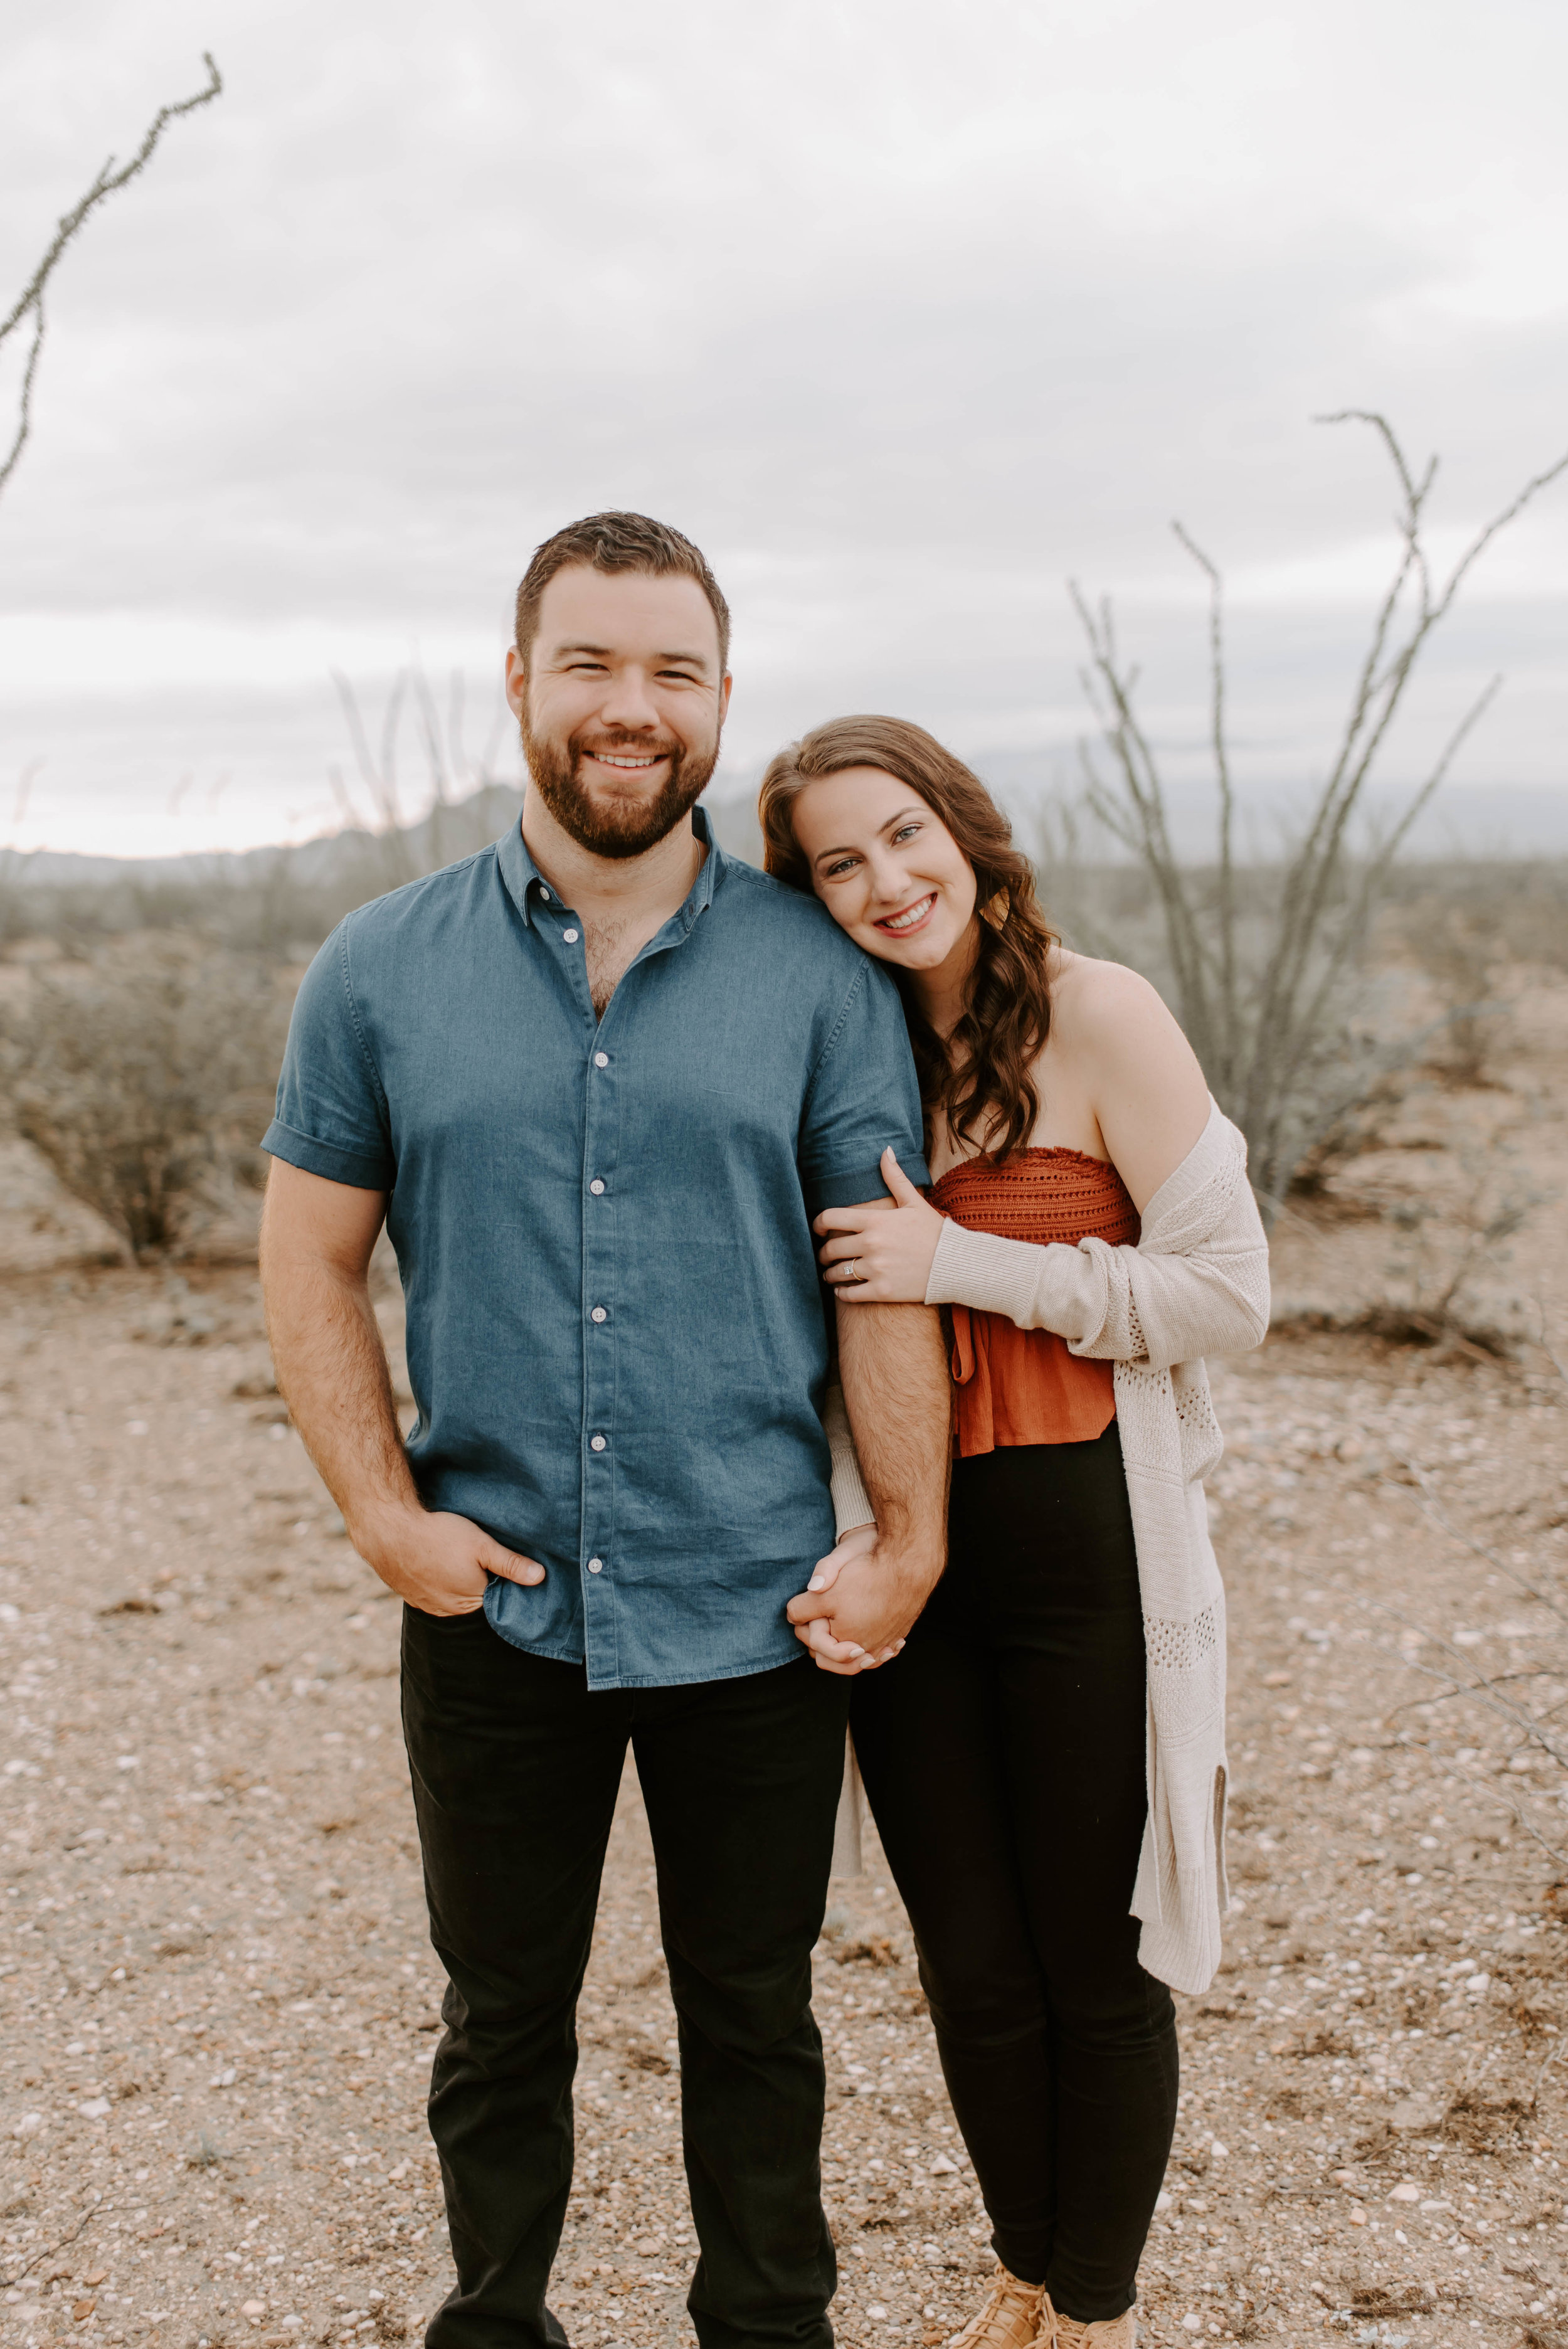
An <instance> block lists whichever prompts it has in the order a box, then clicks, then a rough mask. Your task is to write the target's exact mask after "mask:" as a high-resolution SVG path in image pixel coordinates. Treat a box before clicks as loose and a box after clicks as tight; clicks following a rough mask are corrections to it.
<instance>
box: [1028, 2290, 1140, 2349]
mask: <svg viewBox="0 0 1568 2349" xmlns="http://www.w3.org/2000/svg"><path fill="white" fill-rule="evenodd" d="M1036 2340H1037V2349H1138V2316H1137V2313H1136V2311H1135V2310H1133V2309H1128V2310H1127V2311H1126V2312H1125V2313H1124V2314H1122V2315H1120V2316H1102V2317H1100V2318H1099V2321H1098V2323H1093V2324H1086V2323H1082V2322H1081V2320H1080V2319H1079V2318H1078V2317H1076V2316H1063V2315H1062V2314H1061V2313H1060V2312H1059V2311H1058V2310H1057V2309H1054V2308H1053V2307H1052V2306H1051V2301H1050V2294H1049V2293H1048V2292H1047V2293H1045V2294H1043V2295H1042V2298H1041V2302H1040V2329H1039V2332H1038V2333H1037V2336H1036Z"/></svg>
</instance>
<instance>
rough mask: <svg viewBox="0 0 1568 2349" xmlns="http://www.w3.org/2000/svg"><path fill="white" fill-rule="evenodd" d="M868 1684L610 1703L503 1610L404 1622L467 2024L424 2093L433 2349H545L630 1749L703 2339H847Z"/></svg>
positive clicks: (751, 1682)
mask: <svg viewBox="0 0 1568 2349" xmlns="http://www.w3.org/2000/svg"><path fill="white" fill-rule="evenodd" d="M849 1691H850V1682H848V1681H847V1680H844V1679H841V1678H838V1677H837V1676H835V1675H833V1674H831V1673H827V1672H821V1671H818V1670H817V1669H816V1667H815V1665H813V1664H811V1663H810V1661H807V1660H806V1659H805V1658H804V1657H802V1658H801V1660H800V1661H799V1663H789V1664H785V1665H783V1666H781V1667H780V1668H779V1669H778V1670H777V1671H768V1672H758V1673H756V1674H754V1675H750V1676H748V1677H746V1678H744V1679H740V1680H725V1681H708V1682H699V1683H697V1684H696V1685H695V1686H691V1687H686V1688H655V1689H611V1690H601V1691H597V1692H593V1693H590V1692H589V1690H588V1687H587V1683H586V1676H585V1674H584V1672H583V1668H582V1666H581V1665H575V1664H563V1663H554V1662H552V1661H548V1660H547V1659H545V1658H542V1657H539V1656H531V1655H528V1654H526V1653H524V1652H523V1651H521V1649H517V1648H513V1647H511V1646H509V1645H508V1644H507V1642H506V1641H505V1640H502V1639H500V1637H499V1635H498V1634H497V1633H496V1632H494V1631H492V1630H491V1629H490V1624H489V1622H488V1621H487V1620H486V1619H485V1617H484V1616H483V1615H482V1614H474V1615H458V1616H450V1617H445V1618H437V1617H434V1616H429V1615H423V1614H419V1613H418V1612H417V1611H416V1610H415V1609H411V1608H407V1609H405V1610H404V1616H403V1727H404V1733H405V1736H406V1737H407V1746H408V1759H409V1764H410V1766H411V1769H412V1774H413V1781H414V1803H415V1808H416V1810H417V1812H418V1821H419V1840H420V1844H421V1847H422V1849H423V1854H424V1863H425V1889H426V1896H427V1899H428V1902H429V1909H430V1938H431V1940H432V1942H433V1943H434V1945H435V1949H436V1951H437V1954H438V1957H439V1958H440V1960H441V1961H442V1963H443V1964H444V1966H445V1967H446V1970H447V1973H448V1976H449V1988H448V1991H447V1995H446V2000H445V2002H444V2005H443V2008H442V2013H443V2016H444V2019H445V2022H446V2025H447V2028H446V2033H445V2035H444V2036H443V2038H442V2040H441V2043H440V2045H439V2047H438V2051H437V2054H436V2061H435V2070H434V2075H433V2077H432V2080H431V2086H430V2129H431V2134H432V2135H433V2137H435V2140H436V2146H437V2149H438V2153H439V2155H440V2159H441V2174H442V2178H443V2181H444V2185H445V2190H446V2202H447V2220H448V2224H449V2227H450V2230H451V2239H452V2255H453V2258H454V2260H455V2261H456V2264H457V2271H458V2281H457V2284H456V2287H455V2289H454V2290H453V2292H451V2294H450V2295H449V2298H448V2299H447V2300H446V2302H444V2303H443V2304H442V2306H441V2307H440V2308H439V2309H438V2311H437V2313H436V2315H435V2317H434V2318H433V2320H432V2322H431V2324H430V2327H429V2331H428V2334H427V2340H428V2344H429V2349H543V2344H560V2343H562V2342H563V2340H564V2339H565V2335H564V2334H563V2333H562V2328H561V2325H560V2323H558V2321H557V2320H556V2318H555V2317H554V2316H553V2315H552V2313H550V2311H549V2310H548V2309H547V2307H546V2306H545V2298H544V2295H545V2287H546V2284H547V2282H548V2281H549V2276H550V2269H551V2262H552V2260H553V2259H554V2256H555V2251H556V2247H557V2245H558V2244H559V2242H560V2240H561V2229H562V2220H563V2218H564V2216H565V2211H566V2200H567V2195H568V2192H569V2191H570V2189H571V2184H572V2156H573V2117H572V2077H573V2072H574V2071H575V2069H576V2064H577V2033H576V2022H575V2017H576V2006H577V1995H578V1992H579V1991H580V1989H581V1988H582V1984H583V1972H584V1970H585V1968H586V1966H587V1963H588V1953H589V1949H590V1945H591V1943H592V1940H593V1917H594V1911H595V1909H596V1907H597V1905H598V1897H599V1878H600V1873H601V1870H602V1868H603V1860H604V1849H605V1845H606V1843H607V1841H608V1839H609V1834H610V1825H611V1821H612V1818H613V1816H614V1808H615V1797H616V1793H617V1790H618V1788H619V1786H620V1783H621V1774H622V1769H623V1765H624V1761H625V1754H626V1744H627V1740H628V1739H630V1741H631V1744H632V1749H633V1752H634V1754H635V1756H636V1763H637V1775H638V1778H639V1780H640V1782H641V1785H642V1791H643V1799H644V1801H645V1805H646V1807H647V1814H648V1825H649V1827H650V1828H651V1830H652V1834H653V1844H654V1856H655V1862H656V1865H657V1869H658V1886H659V1922H660V1928H661V1930H662V1933H663V1938H664V1946H665V1955H666V1957H667V1959H668V1961H669V1971H670V1991H671V1995H672V1997H673V1998H674V2001H675V2007H676V2016H677V2019H678V2029H679V2034H680V2054H681V2111H682V2128H683V2137H684V2144H685V2154H686V2179H687V2183H688V2186H689V2189H690V2193H691V2206H692V2215H693V2218H694V2220H695V2221H696V2232H697V2240H698V2242H699V2244H700V2247H701V2257H700V2259H699V2260H698V2262H697V2267H696V2275H695V2276H694V2278H693V2281H692V2288H691V2292H690V2296H689V2299H688V2302H687V2305H688V2307H689V2308H690V2310H691V2314H692V2320H693V2323H695V2325H696V2332H697V2338H698V2340H699V2341H700V2342H701V2343H702V2344H703V2349H750V2345H751V2344H771V2345H772V2349H826V2344H829V2343H830V2341H831V2339H832V2333H831V2329H830V2325H829V2323H828V2318H827V2307H828V2302H829V2301H830V2298H831V2297H832V2293H833V2289H834V2286H835V2283H836V2282H837V2269H836V2265H835V2261H834V2258H833V2246H832V2240H831V2238H830V2235H829V2232H828V2227H827V2221H826V2220H825V2218H824V2217H823V2213H822V2205H821V2197H820V2168H819V2146H820V2135H821V2125H822V2100H823V2067H822V2043H821V2038H820V2033H818V2030H817V2026H816V2023H814V2021H813V2020H812V2016H811V2006H810V1999H811V1964H810V1952H811V1947H812V1944H813V1942H814V1941H815V1940H816V1939H817V1936H818V1934H819V1932H820V1930H821V1924H822V1912H823V1908H824V1905H825V1902H826V1898H827V1884H828V1868H829V1863H830V1857H831V1851H832V1838H833V1816H834V1811H835V1807H836V1805H837V1801H838V1794H839V1786H840V1783H841V1775H842V1770H843V1754H844V1726H845V1721H846V1718H847V1713H848V1705H849Z"/></svg>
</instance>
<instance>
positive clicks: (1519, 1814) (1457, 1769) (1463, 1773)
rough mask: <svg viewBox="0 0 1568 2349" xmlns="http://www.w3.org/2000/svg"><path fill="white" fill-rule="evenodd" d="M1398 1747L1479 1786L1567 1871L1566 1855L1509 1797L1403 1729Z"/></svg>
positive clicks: (1427, 1742) (1449, 1755)
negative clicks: (1431, 1758) (1429, 1756)
mask: <svg viewBox="0 0 1568 2349" xmlns="http://www.w3.org/2000/svg"><path fill="white" fill-rule="evenodd" d="M1399 1743H1400V1744H1401V1745H1403V1746H1406V1747H1408V1750H1409V1751H1410V1752H1412V1753H1415V1754H1434V1755H1436V1757H1437V1759H1438V1760H1439V1762H1440V1763H1441V1764H1442V1765H1443V1767H1444V1769H1445V1770H1451V1771H1452V1772H1453V1773H1454V1775H1455V1776H1456V1777H1459V1778H1463V1779H1464V1780H1465V1781H1466V1783H1467V1785H1471V1786H1479V1788H1480V1791H1481V1793H1482V1794H1483V1795H1487V1796H1488V1797H1489V1799H1490V1800H1491V1801H1492V1802H1494V1803H1501V1805H1502V1806H1503V1808H1504V1810H1506V1811H1511V1812H1512V1813H1513V1816H1514V1817H1515V1818H1516V1819H1517V1820H1518V1821H1519V1824H1520V1826H1522V1828H1523V1829H1524V1832H1525V1834H1526V1835H1529V1836H1533V1837H1535V1840H1536V1842H1537V1843H1538V1844H1539V1845H1540V1846H1541V1848H1542V1851H1543V1852H1545V1854H1546V1855H1547V1857H1548V1858H1550V1859H1554V1860H1555V1861H1556V1862H1557V1865H1558V1867H1559V1868H1568V1854H1564V1853H1563V1852H1560V1851H1559V1850H1558V1848H1557V1847H1556V1845H1555V1844H1550V1843H1548V1842H1547V1840H1546V1837H1544V1836H1543V1835H1542V1832H1541V1830H1540V1828H1539V1827H1538V1826H1535V1825H1534V1823H1533V1822H1532V1820H1531V1819H1530V1818H1528V1817H1527V1816H1526V1815H1525V1814H1524V1812H1523V1811H1522V1810H1521V1809H1520V1807H1519V1805H1518V1804H1517V1803H1516V1802H1514V1801H1512V1800H1511V1797H1510V1796H1509V1795H1500V1794H1499V1792H1498V1790H1497V1788H1496V1787H1495V1786H1492V1785H1488V1783H1487V1781H1486V1780H1485V1779H1484V1778H1478V1777H1477V1776H1476V1775H1475V1772H1474V1771H1473V1770H1467V1769H1466V1768H1465V1766H1464V1764H1463V1763H1462V1762H1456V1761H1455V1759H1454V1757H1453V1755H1452V1754H1444V1753H1442V1752H1440V1751H1439V1748H1438V1747H1437V1746H1435V1745H1433V1744H1430V1743H1429V1741H1428V1740H1427V1739H1426V1738H1422V1737H1412V1736H1411V1735H1410V1733H1409V1731H1408V1729H1402V1730H1401V1731H1400V1732H1399Z"/></svg>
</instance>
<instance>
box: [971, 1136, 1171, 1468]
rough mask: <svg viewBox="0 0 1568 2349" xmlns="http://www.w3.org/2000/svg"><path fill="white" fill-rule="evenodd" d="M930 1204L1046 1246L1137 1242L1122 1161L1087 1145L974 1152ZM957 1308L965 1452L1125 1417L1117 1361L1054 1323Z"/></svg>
mask: <svg viewBox="0 0 1568 2349" xmlns="http://www.w3.org/2000/svg"><path fill="white" fill-rule="evenodd" d="M930 1197H931V1204H932V1206H934V1207H936V1208H938V1209H939V1210H940V1211H941V1213H942V1214H943V1215H944V1216H952V1217H953V1219H954V1222H955V1223H960V1224H964V1225H966V1226H967V1227H968V1228H969V1230H971V1231H974V1232H995V1234H996V1235H997V1236H998V1237H1000V1238H1002V1239H1007V1240H1028V1241H1031V1242H1032V1243H1033V1244H1034V1245H1035V1246H1036V1247H1047V1246H1048V1245H1049V1244H1050V1242H1051V1241H1053V1240H1062V1241H1065V1242H1066V1243H1067V1245H1068V1247H1077V1245H1078V1241H1079V1240H1081V1239H1086V1238H1088V1237H1091V1236H1092V1237H1094V1238H1096V1239H1102V1240H1106V1241H1109V1244H1110V1246H1111V1247H1129V1246H1134V1245H1136V1243H1137V1240H1138V1236H1139V1228H1140V1226H1139V1220H1138V1210H1137V1208H1136V1207H1135V1206H1133V1204H1132V1201H1131V1199H1130V1197H1129V1196H1128V1193H1127V1186H1126V1185H1125V1184H1124V1183H1123V1182H1122V1179H1121V1177H1120V1175H1119V1174H1118V1173H1117V1171H1116V1169H1115V1167H1114V1166H1109V1165H1107V1164H1105V1163H1104V1161H1103V1160H1101V1159H1099V1158H1089V1157H1087V1156H1086V1155H1085V1154H1084V1153H1083V1152H1082V1151H1081V1150H1023V1151H1020V1152H1019V1153H1018V1154H1017V1155H1016V1157H1015V1158H1011V1159H1009V1160H1008V1162H1007V1164H1006V1165H1005V1166H994V1165H992V1164H991V1163H990V1161H989V1160H988V1159H984V1158H967V1159H964V1160H961V1161H960V1163H959V1164H957V1165H956V1166H950V1167H949V1168H948V1170H947V1172H946V1174H944V1175H943V1176H942V1178H941V1180H940V1181H939V1182H937V1183H936V1184H934V1185H933V1187H932V1190H931V1194H930ZM947 1310H948V1311H949V1312H951V1314H952V1316H953V1382H954V1404H955V1410H954V1418H955V1426H954V1443H955V1448H956V1449H957V1452H958V1454H959V1455H960V1457H961V1458H963V1459H965V1460H967V1459H970V1458H972V1457H973V1455H974V1454H975V1453H978V1452H995V1451H998V1450H1000V1449H1002V1448H1003V1447H1004V1446H1006V1445H1008V1444H1087V1443H1090V1442H1092V1440H1093V1439H1094V1437H1095V1436H1097V1435H1103V1434H1104V1433H1105V1431H1106V1429H1107V1428H1108V1427H1109V1425H1110V1423H1111V1421H1112V1420H1113V1419H1114V1418H1115V1417H1116V1389H1115V1386H1114V1384H1113V1380H1114V1375H1115V1374H1114V1371H1113V1369H1112V1366H1111V1364H1110V1363H1109V1362H1094V1361H1084V1360H1083V1359H1082V1358H1081V1357H1080V1356H1079V1355H1077V1354H1069V1353H1068V1341H1067V1340H1066V1339H1065V1338H1058V1337H1057V1333H1056V1331H1055V1330H1020V1329H1019V1327H1018V1325H1017V1323H1016V1321H1009V1320H1008V1319H1007V1317H1006V1314H1003V1313H980V1312H974V1311H971V1309H970V1308H969V1307H968V1306H967V1305H954V1306H950V1307H948V1308H947Z"/></svg>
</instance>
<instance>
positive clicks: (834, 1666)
mask: <svg viewBox="0 0 1568 2349" xmlns="http://www.w3.org/2000/svg"><path fill="white" fill-rule="evenodd" d="M876 1547H877V1529H876V1526H874V1525H872V1524H867V1525H863V1526H851V1528H850V1530H849V1532H848V1533H847V1534H841V1535H840V1537H839V1542H838V1547H836V1548H835V1549H830V1551H829V1552H828V1555H827V1557H820V1558H819V1559H818V1560H817V1564H816V1568H815V1570H814V1571H813V1573H812V1576H811V1579H810V1582H809V1583H808V1584H807V1585H806V1588H805V1590H804V1591H803V1592H802V1594H801V1596H800V1597H799V1599H791V1600H790V1601H789V1618H790V1620H791V1622H793V1623H794V1625H795V1637H796V1638H797V1639H798V1640H799V1641H800V1642H801V1644H802V1645H803V1646H804V1647H806V1648H808V1649H809V1650H810V1653H811V1658H812V1661H814V1662H815V1664H816V1665H817V1668H818V1670H819V1671H824V1672H839V1673H842V1674H845V1675H847V1676H851V1677H852V1676H853V1674H855V1673H856V1672H874V1671H875V1670H876V1668H877V1666H878V1665H879V1664H885V1663H887V1662H889V1661H891V1659H892V1657H894V1656H896V1655H897V1654H898V1652H899V1651H900V1649H901V1648H902V1647H903V1640H902V1639H896V1640H889V1641H887V1642H886V1644H885V1645H884V1646H882V1647H881V1648H875V1649H867V1648H863V1647H861V1644H860V1643H859V1641H858V1640H840V1639H837V1638H835V1637H834V1634H833V1630H832V1626H831V1619H830V1604H831V1602H828V1606H827V1607H825V1608H824V1609H823V1611H822V1612H821V1613H820V1614H815V1615H808V1616H806V1617H805V1619H804V1620H797V1610H798V1609H806V1608H809V1607H810V1606H812V1605H813V1603H815V1604H817V1605H819V1606H820V1605H821V1604H822V1601H821V1597H820V1594H821V1593H822V1592H823V1591H824V1590H831V1589H832V1588H833V1586H834V1584H835V1583H836V1582H837V1581H838V1578H839V1577H840V1575H841V1573H842V1571H843V1569H844V1568H846V1567H852V1566H854V1565H855V1564H856V1563H857V1562H858V1561H861V1560H872V1559H874V1557H875V1555H876Z"/></svg>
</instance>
